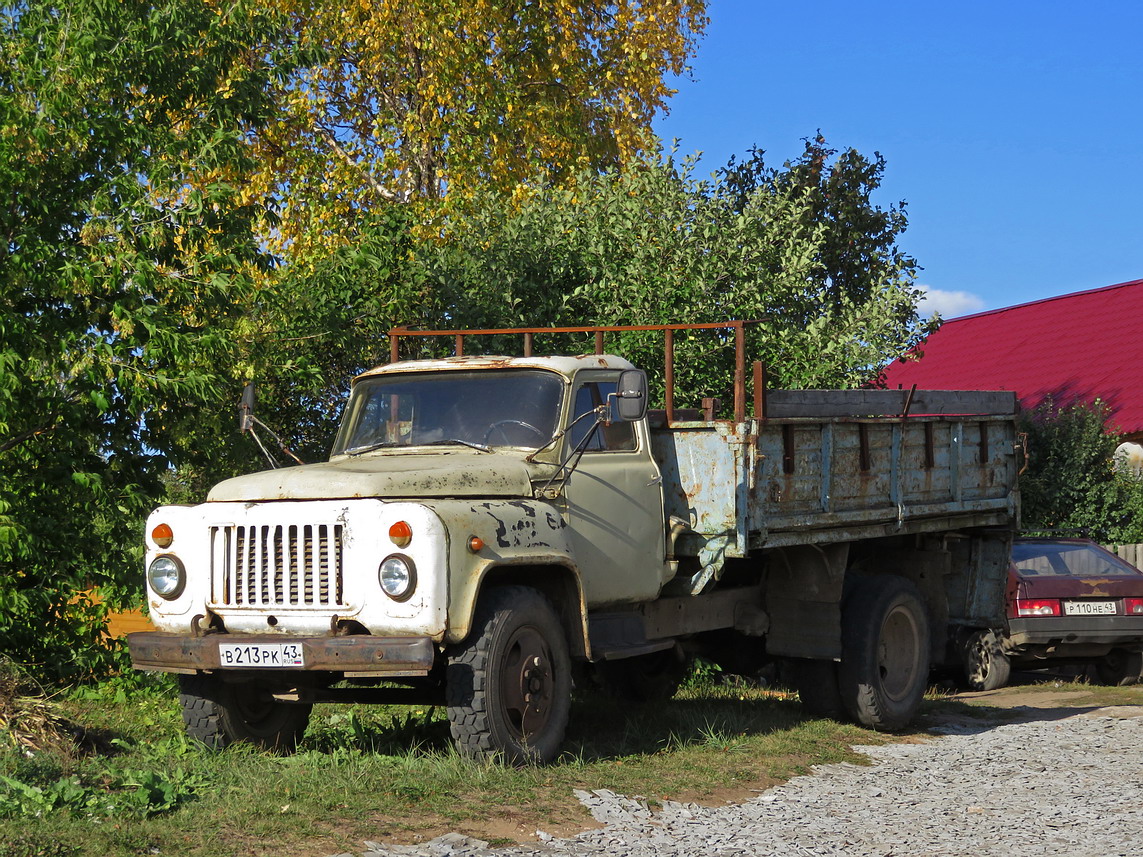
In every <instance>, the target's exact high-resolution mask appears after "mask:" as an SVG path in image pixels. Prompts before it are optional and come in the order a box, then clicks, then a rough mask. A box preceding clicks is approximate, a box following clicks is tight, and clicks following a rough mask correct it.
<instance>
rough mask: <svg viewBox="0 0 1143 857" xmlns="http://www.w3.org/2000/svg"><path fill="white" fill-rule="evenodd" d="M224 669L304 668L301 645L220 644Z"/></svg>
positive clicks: (220, 662) (221, 662)
mask: <svg viewBox="0 0 1143 857" xmlns="http://www.w3.org/2000/svg"><path fill="white" fill-rule="evenodd" d="M218 662H219V664H221V665H222V666H224V667H258V668H264V667H304V666H305V665H306V661H305V657H304V655H303V653H302V645H301V643H219V644H218Z"/></svg>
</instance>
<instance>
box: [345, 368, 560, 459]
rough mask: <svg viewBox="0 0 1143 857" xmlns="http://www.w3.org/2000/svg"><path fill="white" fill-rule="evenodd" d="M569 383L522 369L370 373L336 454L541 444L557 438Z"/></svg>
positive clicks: (352, 403) (354, 399) (356, 391)
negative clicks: (446, 446) (562, 399)
mask: <svg viewBox="0 0 1143 857" xmlns="http://www.w3.org/2000/svg"><path fill="white" fill-rule="evenodd" d="M563 387H564V384H563V379H562V378H561V377H560V376H559V375H556V374H554V373H552V372H544V371H538V370H517V369H508V370H502V371H501V370H483V371H478V372H447V371H446V372H439V371H438V372H417V373H412V372H411V373H409V374H406V375H397V374H394V375H379V376H376V377H373V378H365V379H363V380H361V381H359V382H358V383H357V384H356V385H355V386H354V388H353V395H352V396H351V397H350V400H349V406H348V407H347V408H346V411H345V417H344V419H343V421H342V425H341V430H340V431H339V432H338V435H337V440H336V441H335V442H334V447H333V452H332V455H354V454H360V453H363V452H366V451H368V450H371V449H380V448H385V447H399V446H430V445H434V444H441V445H444V444H449V443H455V444H458V445H461V446H474V447H477V448H488V447H493V446H522V447H530V448H532V449H536V448H538V447H541V446H544V445H545V444H546V443H548V441H550V440H551V439H552V434H553V433H554V432H555V427H556V418H557V416H558V415H559V406H560V394H561V392H562V391H563Z"/></svg>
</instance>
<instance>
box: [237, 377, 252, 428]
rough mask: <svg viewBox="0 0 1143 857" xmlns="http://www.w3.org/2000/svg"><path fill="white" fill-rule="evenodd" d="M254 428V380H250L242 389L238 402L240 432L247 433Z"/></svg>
mask: <svg viewBox="0 0 1143 857" xmlns="http://www.w3.org/2000/svg"><path fill="white" fill-rule="evenodd" d="M253 428H254V382H253V381H251V382H249V383H248V384H247V385H246V387H245V388H244V389H243V390H242V399H241V400H240V401H239V402H238V433H239V434H245V433H246V432H248V431H250V430H251V429H253Z"/></svg>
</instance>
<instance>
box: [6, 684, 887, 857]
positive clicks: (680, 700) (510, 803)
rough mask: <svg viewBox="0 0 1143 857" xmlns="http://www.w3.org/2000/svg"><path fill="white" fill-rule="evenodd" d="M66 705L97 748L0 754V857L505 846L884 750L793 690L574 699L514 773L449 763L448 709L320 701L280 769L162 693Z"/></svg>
mask: <svg viewBox="0 0 1143 857" xmlns="http://www.w3.org/2000/svg"><path fill="white" fill-rule="evenodd" d="M58 707H59V709H60V710H61V711H62V713H63V715H64V716H65V717H66V718H68V719H69V720H70V721H71V722H72V723H74V724H78V725H79V726H81V727H82V728H83V729H84V730H85V732H86V734H87V735H88V736H89V737H90V739H91V742H90V743H93V744H94V747H95V750H94V751H93V752H88V753H86V754H84V753H79V752H73V753H66V752H59V751H56V752H52V751H43V752H31V753H30V754H29V753H28V752H27V751H25V750H23V749H21V748H17V747H14V746H12V744H11V742H7V743H6V744H5V746H6V747H7V749H3V750H0V776H4V777H7V778H9V780H13V781H18V782H20V783H22V784H24V785H26V786H28V787H29V788H31V789H40V790H41V794H40V797H39V798H35V797H32V796H29V795H24V798H23V799H24V800H25V802H26V803H27V806H26V807H23V809H21V808H20V807H19V806H16V807H15V808H14V807H13V806H12V805H11V804H12V801H15V800H16V798H13V797H11V791H12V790H11V789H9V790H8V792H6V793H7V794H8V795H9V804H7V805H6V804H4V803H3V801H2V800H0V815H4V814H6V815H7V816H8V817H5V818H0V857H33V855H35V856H36V857H39V855H43V857H72V855H75V857H81V855H92V857H95V855H100V857H102V855H109V856H110V857H119V856H120V855H147V854H156V853H157V854H172V855H180V857H181V856H182V855H187V857H213V855H220V856H221V855H227V857H229V855H238V854H241V855H262V854H270V853H278V854H280V853H288V854H290V855H292V857H306V855H314V857H319V855H328V854H335V853H338V852H342V851H361V850H364V845H363V844H362V843H363V840H366V839H370V840H378V841H403V842H411V841H416V840H417V839H418V838H421V839H423V838H431V837H432V836H435V835H439V834H440V833H443V832H446V831H450V830H456V831H459V832H465V833H470V834H471V835H476V836H479V837H480V838H483V839H486V840H491V841H495V842H499V843H501V844H504V843H507V842H511V841H514V840H516V839H518V838H519V839H522V840H527V839H529V838H530V837H531V835H532V834H533V833H534V831H536V830H537V829H542V830H547V831H549V832H553V833H557V834H568V833H571V832H574V831H576V830H579V829H582V828H584V827H588V826H591V824H592V822H591V819H590V817H589V815H588V814H587V812H586V811H585V810H584V809H583V808H582V807H581V806H580V805H579V803H578V802H577V801H576V800H575V797H574V795H573V790H574V789H595V788H609V789H613V790H615V791H618V792H621V793H625V794H632V795H640V796H643V797H645V798H647V799H649V800H651V801H653V802H654V801H658V800H661V799H666V798H669V799H674V800H693V801H698V802H702V801H704V800H705V801H711V802H716V803H717V802H721V801H722V800H723V799H728V798H732V799H746V798H748V797H749V796H751V795H752V794H753V791H751V790H752V789H761V788H765V787H767V786H769V785H772V784H773V783H774V782H776V781H780V780H784V779H786V778H788V777H790V776H792V775H796V774H798V773H803V772H805V771H807V770H808V769H809V767H810V766H811V765H814V764H820V763H825V762H835V761H841V760H852V761H858V760H859V758H860V757H857V756H856V754H854V753H853V752H852V751H851V750H850V749H849V746H850V745H851V744H854V743H871V742H877V741H880V740H885V739H884V737H883V736H877V735H875V734H874V733H871V732H867V731H865V730H861V729H858V728H856V727H852V726H845V725H841V724H837V723H833V722H830V721H824V720H815V719H807V718H805V717H804V716H803V715H802V712H801V707H800V705H799V704H798V703H797V701H796V698H795V697H793V696H791V695H789V694H781V693H771V692H766V691H763V690H758V689H752V688H745V687H741V688H740V687H732V686H723V685H718V684H714V683H713V682H709V681H707V682H700V683H699V684H698V686H696V687H690V688H687V689H684V690H683V691H680V693H679V695H678V697H676V699H674V700H672V701H671V702H670V703H667V704H660V705H654V706H625V705H623V704H620V703H617V702H614V701H612V700H610V699H607V698H605V697H602V696H595V695H592V696H585V697H584V698H582V699H577V700H576V701H575V703H574V707H573V711H572V718H571V725H570V727H569V732H568V737H567V741H566V744H565V748H566V749H565V751H564V753H563V755H562V756H561V757H560V759H559V760H558V761H557V762H556V763H555V764H552V765H548V766H544V767H532V768H523V769H519V770H516V769H510V768H504V767H501V766H499V765H492V764H478V763H474V762H471V761H468V760H465V759H462V758H460V757H459V756H457V754H456V753H455V752H454V751H453V749H452V747H451V744H450V742H449V738H448V724H447V721H446V720H445V716H444V712H443V711H442V710H440V709H427V708H419V709H417V708H389V707H379V706H378V707H365V706H351V707H347V706H319V707H318V708H316V709H315V712H314V717H313V720H312V722H311V726H310V729H309V731H308V732H307V733H306V737H305V739H304V741H303V743H302V745H301V747H300V748H299V752H298V753H297V754H296V755H293V756H289V757H279V756H272V755H268V754H265V753H261V752H258V751H255V750H251V749H250V748H246V747H234V748H231V749H228V750H227V751H225V752H222V753H210V752H207V751H204V750H201V749H199V748H198V747H197V746H196V745H194V744H192V743H190V742H188V741H187V740H186V739H185V738H184V737H183V734H182V727H181V721H180V718H179V712H178V708H177V705H176V703H175V701H174V691H173V688H170V687H167V688H165V689H164V688H160V689H157V690H156V689H151V690H144V691H134V692H127V691H125V690H123V689H122V688H117V687H115V686H113V685H109V686H105V687H103V688H100V689H98V690H96V691H87V692H85V693H83V694H81V695H73V696H72V697H70V698H68V699H65V700H62V701H60V702H59V703H58ZM3 737H4V735H3V733H2V732H0V739H2V738H3ZM0 743H3V742H2V741H0ZM147 774H149V775H150V780H149V782H148V783H145V784H144V786H143V787H140V785H139V781H140V780H142V779H145V775H147ZM0 782H2V781H0ZM59 783H70V785H68V786H62V787H61V786H59V785H57V784H59ZM58 788H62V790H63V791H64V792H66V793H67V794H66V795H64V796H62V797H60V796H53V794H52V790H53V789H58ZM0 792H3V788H2V786H0ZM33 794H34V792H33ZM64 798H67V799H64ZM37 801H39V803H40V805H39V806H37ZM6 806H7V809H6V810H5V807H6ZM37 810H38V814H37Z"/></svg>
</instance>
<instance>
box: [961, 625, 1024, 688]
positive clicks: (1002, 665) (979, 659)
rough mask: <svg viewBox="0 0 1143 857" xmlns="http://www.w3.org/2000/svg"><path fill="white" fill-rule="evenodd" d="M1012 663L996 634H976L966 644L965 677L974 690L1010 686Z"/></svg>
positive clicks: (987, 631)
mask: <svg viewBox="0 0 1143 857" xmlns="http://www.w3.org/2000/svg"><path fill="white" fill-rule="evenodd" d="M1011 674H1012V662H1011V661H1010V660H1009V659H1008V655H1006V654H1004V650H1003V649H1002V648H1001V645H1000V640H999V638H997V636H996V633H995V632H993V631H990V630H983V631H976V632H974V633H973V634H972V635H971V636H970V637H969V638H968V640H967V641H966V642H965V644H964V675H965V679H966V680H967V681H968V686H969V687H971V688H972V689H973V690H996V689H997V688H1001V687H1004V685H1006V684H1008V678H1009V676H1010V675H1011Z"/></svg>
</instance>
